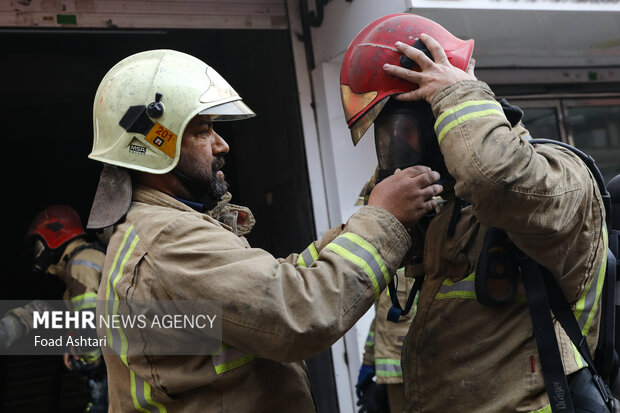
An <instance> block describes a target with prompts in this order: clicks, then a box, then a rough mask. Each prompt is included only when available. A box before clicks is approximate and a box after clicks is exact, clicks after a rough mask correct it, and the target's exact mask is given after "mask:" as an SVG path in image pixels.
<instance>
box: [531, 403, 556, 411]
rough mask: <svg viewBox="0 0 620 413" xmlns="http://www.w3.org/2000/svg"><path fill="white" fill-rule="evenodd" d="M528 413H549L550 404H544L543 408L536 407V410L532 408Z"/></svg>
mask: <svg viewBox="0 0 620 413" xmlns="http://www.w3.org/2000/svg"><path fill="white" fill-rule="evenodd" d="M529 413H551V405H550V404H548V405H546V406H545V407H543V408H540V409H538V410H532V411H531V412H529Z"/></svg>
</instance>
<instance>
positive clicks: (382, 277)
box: [325, 232, 391, 300]
mask: <svg viewBox="0 0 620 413" xmlns="http://www.w3.org/2000/svg"><path fill="white" fill-rule="evenodd" d="M325 248H327V249H329V250H330V251H333V252H335V253H336V254H338V255H340V256H341V257H343V258H346V259H347V260H349V261H351V262H352V263H354V264H356V265H358V266H359V267H361V268H362V269H363V270H364V272H366V275H368V278H369V279H370V282H371V283H372V286H373V287H374V289H375V299H376V300H378V299H379V296H380V295H381V291H383V290H384V289H385V287H386V286H387V285H388V283H389V282H390V279H391V276H390V274H388V271H387V267H386V266H385V264H384V263H383V259H381V256H380V255H379V253H378V252H377V250H376V248H375V247H373V246H372V245H371V244H370V243H368V242H367V241H366V240H364V239H363V238H362V237H360V236H359V235H357V234H353V233H352V232H347V233H346V234H342V235H340V236H339V237H337V238H336V239H334V240H333V241H332V242H330V243H329V244H327V246H326V247H325Z"/></svg>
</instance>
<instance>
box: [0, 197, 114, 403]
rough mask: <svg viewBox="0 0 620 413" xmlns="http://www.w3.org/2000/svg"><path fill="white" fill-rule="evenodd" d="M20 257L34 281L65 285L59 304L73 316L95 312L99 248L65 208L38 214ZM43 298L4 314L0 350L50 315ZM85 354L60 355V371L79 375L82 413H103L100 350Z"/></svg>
mask: <svg viewBox="0 0 620 413" xmlns="http://www.w3.org/2000/svg"><path fill="white" fill-rule="evenodd" d="M24 249H25V252H24V254H23V255H24V256H25V259H26V260H27V262H28V263H29V264H30V265H29V266H30V270H31V271H32V272H33V273H34V275H35V276H39V277H52V276H53V277H57V278H58V279H59V280H61V281H62V282H63V283H64V287H65V290H64V293H63V297H62V299H63V300H64V301H65V302H66V303H71V304H70V306H71V308H70V309H72V310H74V311H92V312H94V310H95V308H96V304H97V303H96V300H97V291H98V289H99V282H100V281H101V268H102V266H103V261H104V258H105V253H104V249H103V247H102V246H101V245H100V244H99V243H98V242H97V241H91V240H90V239H89V238H88V237H87V234H86V232H85V230H84V227H83V226H82V223H81V220H80V217H79V215H78V213H77V212H76V211H75V210H74V209H73V208H71V207H69V206H67V205H52V206H50V207H47V208H45V209H44V210H42V211H41V212H39V213H38V214H37V215H36V217H35V218H34V220H33V221H32V224H31V225H30V228H29V229H28V231H27V234H26V238H25V247H24ZM53 309H55V308H52V306H51V305H50V304H49V303H48V302H47V301H46V300H42V299H36V300H33V301H31V302H30V303H28V304H26V305H24V306H22V307H18V308H13V309H11V310H9V311H8V312H7V313H5V315H4V316H3V317H2V319H0V347H4V348H8V347H10V346H11V345H12V344H14V343H15V342H16V341H17V340H19V339H20V338H21V337H24V336H26V335H27V334H29V333H30V332H31V331H32V323H33V312H34V311H48V310H53ZM89 350H90V351H89V352H88V353H86V354H79V355H78V354H68V353H67V354H65V355H64V356H63V359H64V364H65V366H66V367H67V368H68V369H69V370H72V371H75V372H76V373H77V374H79V375H80V377H81V379H82V380H84V381H85V384H86V385H87V386H88V388H89V392H90V401H89V403H88V406H87V407H86V409H85V412H89V413H93V412H95V413H99V412H107V410H108V409H107V380H106V371H105V365H104V361H103V356H102V354H101V349H100V348H96V349H89Z"/></svg>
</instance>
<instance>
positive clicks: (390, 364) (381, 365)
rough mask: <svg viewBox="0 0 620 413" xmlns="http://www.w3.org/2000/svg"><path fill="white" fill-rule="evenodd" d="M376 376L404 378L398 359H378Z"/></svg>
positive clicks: (376, 361)
mask: <svg viewBox="0 0 620 413" xmlns="http://www.w3.org/2000/svg"><path fill="white" fill-rule="evenodd" d="M375 374H376V375H377V377H402V376H403V370H402V368H401V367H400V360H398V359H376V360H375Z"/></svg>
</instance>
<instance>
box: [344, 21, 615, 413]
mask: <svg viewBox="0 0 620 413" xmlns="http://www.w3.org/2000/svg"><path fill="white" fill-rule="evenodd" d="M472 53H473V41H472V40H467V41H463V40H461V39H458V38H456V37H455V36H453V35H452V34H450V33H449V32H448V31H447V30H446V29H444V28H443V27H442V26H440V25H439V24H437V23H436V22H433V21H431V20H428V19H426V18H423V17H421V16H417V15H414V14H408V13H404V14H394V15H388V16H384V17H382V18H379V19H377V20H375V21H373V22H372V23H370V24H369V25H368V26H366V27H365V28H364V29H363V30H362V31H361V32H360V33H359V34H358V35H357V37H356V38H355V39H354V40H353V41H352V42H351V44H350V46H349V48H348V50H347V52H346V54H345V57H344V60H343V64H342V71H341V78H340V80H341V96H342V102H343V107H344V112H345V116H346V120H347V123H348V126H349V128H350V130H351V135H352V138H353V142H354V144H356V143H357V142H358V141H359V139H361V138H362V136H363V135H364V133H365V132H366V131H367V130H368V129H369V128H370V126H371V125H373V124H374V139H375V146H376V152H377V158H378V161H379V166H380V173H379V180H380V179H381V178H383V177H386V176H390V175H391V174H392V173H394V171H398V169H399V168H400V169H402V168H405V167H408V166H411V165H427V166H430V167H432V168H433V169H434V170H437V171H440V172H441V174H442V177H441V180H440V183H441V184H442V186H443V192H442V193H441V197H442V198H443V201H445V203H443V205H441V206H440V210H439V211H438V212H436V213H435V214H432V215H429V216H427V218H426V219H425V220H422V221H421V222H419V223H418V225H417V227H418V228H420V229H421V230H423V231H424V232H425V234H426V235H425V237H424V240H423V241H421V243H420V245H417V246H418V247H423V250H424V251H423V263H422V264H423V271H422V273H423V274H420V273H419V272H418V273H417V274H413V272H414V271H412V267H413V265H407V266H406V267H405V273H406V275H423V276H424V283H423V285H422V288H421V291H420V293H419V296H418V298H417V311H416V313H415V316H414V318H413V321H412V323H411V326H410V329H409V332H408V334H407V336H406V338H405V342H404V345H403V354H402V360H401V361H402V369H403V374H404V383H405V396H406V408H405V411H407V412H414V411H419V412H448V411H463V412H507V411H522V412H543V411H551V408H550V399H549V397H548V395H547V392H546V390H545V383H544V380H543V375H542V372H541V364H540V360H539V354H538V349H537V344H536V341H535V338H534V335H533V333H532V331H533V330H532V323H531V320H530V316H529V312H528V306H527V304H526V302H525V297H524V295H523V284H522V278H521V277H520V276H519V277H516V289H514V290H513V291H514V292H515V295H514V296H512V295H510V296H509V295H504V292H505V290H504V289H505V287H506V285H505V284H503V282H502V281H501V280H500V279H492V280H491V281H490V282H488V283H487V282H485V283H481V282H480V281H481V280H482V278H483V275H484V274H485V273H484V271H481V268H478V266H477V264H478V261H479V257H480V254H481V251H482V246H483V242H484V238H485V234H486V232H487V229H488V228H491V227H495V228H500V229H502V230H504V231H505V232H506V233H507V234H508V235H509V236H510V238H511V239H512V241H513V242H514V244H516V246H518V248H520V249H521V251H523V252H524V253H525V254H527V255H528V256H529V257H531V258H532V259H533V260H534V261H536V262H537V263H539V264H540V265H542V266H544V267H546V268H547V269H548V270H549V271H550V272H551V274H552V275H553V276H554V278H555V279H556V280H557V281H558V283H559V285H560V287H561V289H562V291H563V292H564V295H565V296H566V298H567V300H568V301H569V303H570V304H571V306H572V309H573V311H574V313H575V316H576V318H577V321H578V323H579V326H580V328H581V330H582V333H583V334H584V336H585V337H586V338H587V342H588V345H589V348H590V349H595V348H596V343H597V339H598V334H599V320H600V299H601V289H602V282H600V281H601V279H602V277H604V272H605V270H604V266H605V265H604V263H605V262H606V253H607V252H606V251H607V246H606V245H607V240H606V237H605V228H604V222H605V212H604V211H605V210H604V206H603V203H602V200H601V194H600V192H599V189H598V187H597V185H596V183H595V181H594V180H593V178H592V177H591V174H590V171H589V170H588V168H587V166H586V165H585V164H584V163H583V162H582V161H581V160H580V159H579V158H578V157H577V156H576V155H575V154H574V153H573V152H571V151H569V150H565V149H564V148H561V147H559V146H557V145H538V146H535V145H532V144H530V143H529V142H528V137H529V133H528V131H527V130H526V129H525V128H524V126H523V125H522V124H521V122H520V116H519V111H518V110H516V109H515V108H514V107H510V106H509V105H506V104H504V105H502V103H500V102H498V101H497V100H496V98H495V95H494V94H493V92H492V91H491V89H490V88H489V86H488V85H487V84H485V83H484V82H482V81H479V80H477V79H476V77H475V76H474V74H473V59H472ZM515 115H516V116H515ZM440 203H441V202H440ZM414 244H415V241H414ZM414 247H415V245H414ZM483 294H486V295H488V296H491V297H493V299H494V300H495V301H493V302H494V303H495V304H494V305H490V304H489V303H488V302H482V301H481V297H482V295H483ZM554 322H555V324H556V325H555V327H556V329H555V331H556V335H557V341H558V343H559V350H560V353H561V360H562V364H563V366H564V372H565V374H566V375H567V376H568V380H569V383H572V382H573V381H574V380H576V379H577V378H579V377H581V376H582V373H583V372H587V369H584V368H583V367H584V362H583V360H582V358H581V356H580V354H579V353H578V352H577V351H574V348H573V346H572V345H571V340H570V339H569V338H568V336H567V334H566V333H565V332H564V330H563V329H562V328H561V327H560V326H559V324H558V323H557V321H554ZM571 391H572V388H571ZM595 393H596V392H594V393H590V396H592V397H593V398H594V399H595V400H596V401H595V402H594V403H595V404H598V407H597V409H599V410H596V411H608V410H607V408H606V407H605V405H604V402H603V401H602V398H601V396H600V394H598V396H597V395H596V394H595ZM554 401H555V400H554ZM577 411H582V410H577ZM588 411H594V410H588Z"/></svg>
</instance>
